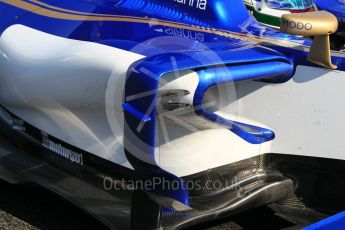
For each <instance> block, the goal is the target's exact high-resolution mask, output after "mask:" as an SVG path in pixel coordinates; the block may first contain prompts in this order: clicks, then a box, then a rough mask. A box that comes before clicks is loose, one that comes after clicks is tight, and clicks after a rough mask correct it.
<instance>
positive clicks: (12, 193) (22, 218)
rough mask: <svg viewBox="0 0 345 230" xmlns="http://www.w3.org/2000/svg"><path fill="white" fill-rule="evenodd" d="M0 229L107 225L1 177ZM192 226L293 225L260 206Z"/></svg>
mask: <svg viewBox="0 0 345 230" xmlns="http://www.w3.org/2000/svg"><path fill="white" fill-rule="evenodd" d="M0 229H17V230H24V229H25V230H26V229H53V230H55V229H99V230H102V229H106V228H105V226H104V225H103V224H102V223H100V222H98V221H97V220H96V219H94V218H93V217H91V216H89V215H87V214H85V213H84V212H82V211H80V210H79V209H78V208H76V207H74V206H72V205H71V204H69V203H68V202H66V201H64V200H63V199H61V198H60V197H57V196H56V195H54V194H52V193H51V192H49V191H47V190H44V189H42V188H38V187H33V186H25V185H12V184H9V183H7V182H4V181H1V180H0ZM192 229H209V230H222V229H227V230H237V229H294V226H293V225H292V224H290V223H289V222H286V221H284V220H282V219H280V218H279V217H277V216H275V215H274V213H273V212H272V211H271V210H270V209H268V208H266V207H261V208H257V209H254V210H251V211H247V212H244V213H241V214H239V215H235V216H233V217H231V218H227V219H223V220H220V221H217V222H211V223H208V224H206V225H202V226H196V227H194V228H192Z"/></svg>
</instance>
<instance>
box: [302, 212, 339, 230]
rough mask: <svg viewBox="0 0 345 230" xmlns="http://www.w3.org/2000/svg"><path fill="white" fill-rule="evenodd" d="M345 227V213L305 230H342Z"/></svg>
mask: <svg viewBox="0 0 345 230" xmlns="http://www.w3.org/2000/svg"><path fill="white" fill-rule="evenodd" d="M344 226H345V212H342V213H339V214H337V215H335V216H332V217H329V218H327V219H325V220H322V221H320V222H317V223H315V224H313V225H310V226H309V227H305V228H303V230H342V229H344Z"/></svg>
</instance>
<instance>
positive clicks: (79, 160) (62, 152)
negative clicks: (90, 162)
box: [41, 132, 83, 166]
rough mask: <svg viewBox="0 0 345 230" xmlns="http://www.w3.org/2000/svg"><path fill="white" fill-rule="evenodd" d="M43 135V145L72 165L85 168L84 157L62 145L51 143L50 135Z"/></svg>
mask: <svg viewBox="0 0 345 230" xmlns="http://www.w3.org/2000/svg"><path fill="white" fill-rule="evenodd" d="M41 133H42V145H43V146H44V147H46V148H48V149H49V150H51V151H52V152H54V153H56V154H57V155H59V156H61V157H63V158H66V159H68V160H69V161H70V162H71V163H75V164H78V165H81V166H83V155H82V154H79V153H76V152H74V151H72V150H70V149H68V148H65V147H64V146H62V145H61V144H58V143H55V142H54V141H51V140H50V139H49V137H48V134H46V133H44V132H41Z"/></svg>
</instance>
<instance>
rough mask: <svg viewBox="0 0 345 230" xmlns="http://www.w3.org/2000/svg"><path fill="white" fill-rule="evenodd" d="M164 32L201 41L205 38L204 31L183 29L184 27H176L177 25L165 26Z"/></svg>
mask: <svg viewBox="0 0 345 230" xmlns="http://www.w3.org/2000/svg"><path fill="white" fill-rule="evenodd" d="M164 32H165V33H166V34H168V35H172V36H176V37H184V38H189V39H192V40H196V41H199V42H203V41H204V40H205V35H204V33H201V32H197V31H192V30H187V29H182V28H175V27H170V26H166V27H165V28H164Z"/></svg>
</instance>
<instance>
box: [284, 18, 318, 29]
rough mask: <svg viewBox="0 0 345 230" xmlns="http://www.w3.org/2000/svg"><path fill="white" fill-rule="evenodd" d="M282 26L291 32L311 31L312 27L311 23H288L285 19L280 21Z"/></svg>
mask: <svg viewBox="0 0 345 230" xmlns="http://www.w3.org/2000/svg"><path fill="white" fill-rule="evenodd" d="M282 25H283V26H285V27H287V28H290V29H293V30H311V29H313V25H312V24H311V23H303V22H295V21H290V20H287V19H283V20H282Z"/></svg>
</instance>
